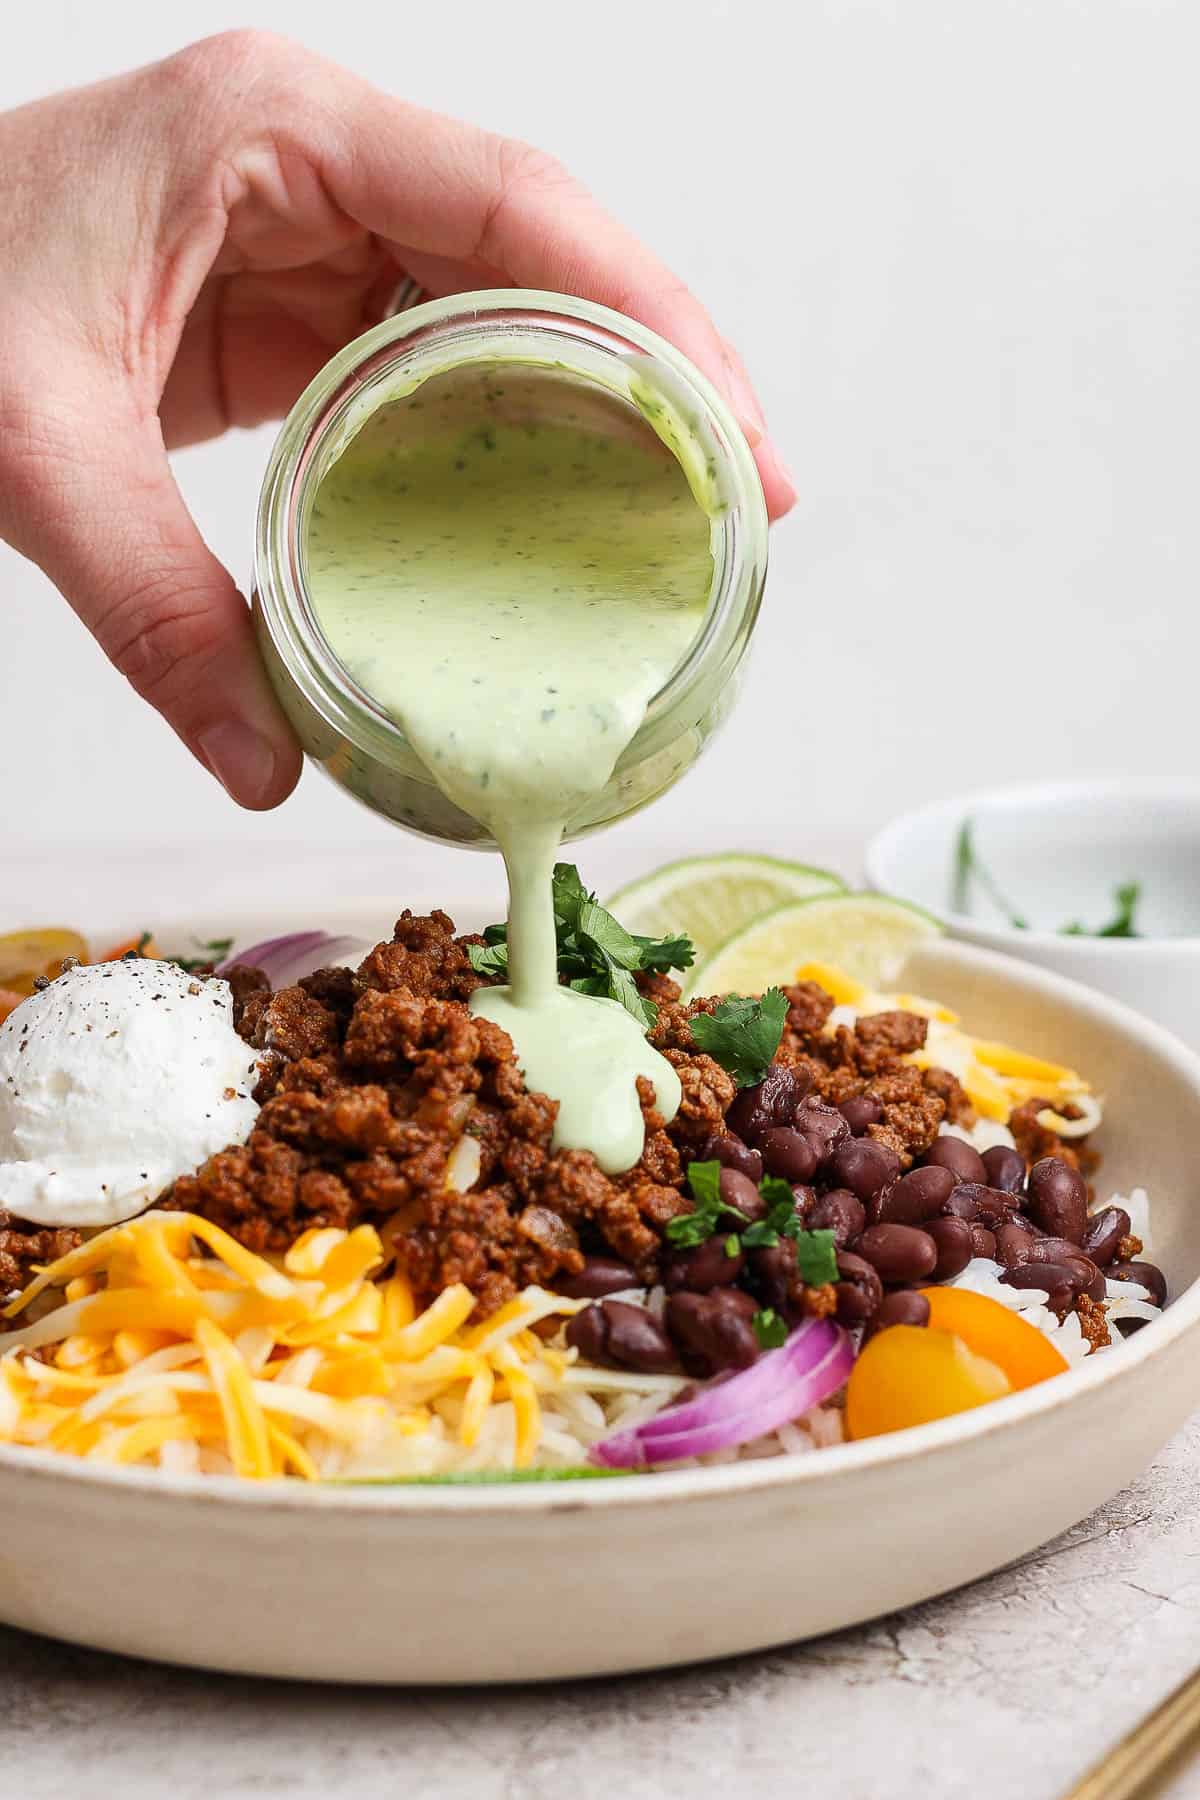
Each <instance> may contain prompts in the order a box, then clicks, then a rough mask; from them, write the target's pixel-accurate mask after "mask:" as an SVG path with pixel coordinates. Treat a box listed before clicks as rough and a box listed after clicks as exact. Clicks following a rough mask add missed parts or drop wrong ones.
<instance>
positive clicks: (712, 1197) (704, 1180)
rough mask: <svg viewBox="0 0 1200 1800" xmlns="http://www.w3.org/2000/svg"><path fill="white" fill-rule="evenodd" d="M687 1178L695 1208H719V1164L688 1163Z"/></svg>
mask: <svg viewBox="0 0 1200 1800" xmlns="http://www.w3.org/2000/svg"><path fill="white" fill-rule="evenodd" d="M687 1178H688V1186H689V1187H690V1188H691V1190H692V1197H693V1199H694V1200H695V1202H696V1204H697V1206H708V1207H719V1206H720V1204H721V1165H720V1163H719V1162H715V1161H714V1162H694V1163H689V1164H688V1172H687Z"/></svg>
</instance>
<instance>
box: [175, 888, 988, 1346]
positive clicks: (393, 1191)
mask: <svg viewBox="0 0 1200 1800" xmlns="http://www.w3.org/2000/svg"><path fill="white" fill-rule="evenodd" d="M478 941H479V940H477V939H467V938H456V937H455V935H454V926H453V923H452V922H451V920H450V919H449V918H447V916H446V915H445V913H440V912H435V913H432V914H430V915H429V916H427V917H416V916H414V915H413V914H411V913H407V912H406V913H405V914H404V915H403V917H402V918H401V919H400V920H399V921H398V923H397V925H396V929H395V934H394V936H393V938H392V940H391V941H390V942H389V943H385V944H379V945H377V946H376V948H375V949H374V950H372V951H371V953H370V954H369V955H368V956H367V958H366V959H365V961H364V962H363V963H362V965H361V967H360V968H359V970H358V971H357V973H353V972H351V971H349V970H344V969H330V970H323V971H321V972H320V973H318V974H316V975H312V976H309V977H307V978H306V979H305V980H304V981H302V982H301V983H300V984H299V985H298V986H296V987H292V988H287V989H284V990H283V991H281V992H279V993H274V994H273V993H271V991H270V988H269V986H268V984H267V983H266V981H265V980H264V979H263V978H262V977H261V976H260V975H259V974H258V973H257V971H253V970H245V969H241V970H235V971H234V974H233V986H234V992H235V1006H236V1016H237V1020H238V1029H239V1030H240V1031H241V1033H242V1035H243V1036H244V1037H245V1038H246V1039H247V1041H248V1042H249V1043H250V1044H252V1045H253V1046H254V1047H255V1049H256V1050H258V1051H259V1052H260V1054H261V1058H262V1061H261V1078H260V1080H259V1083H258V1087H257V1089H256V1095H257V1098H258V1099H259V1101H260V1102H261V1106H262V1110H261V1112H260V1113H259V1116H258V1120H257V1122H256V1125H255V1128H254V1130H253V1132H252V1133H251V1135H250V1138H249V1141H248V1142H247V1143H245V1144H239V1145H234V1146H231V1147H230V1148H229V1149H227V1150H224V1151H222V1152H220V1154H218V1155H216V1156H214V1157H211V1158H210V1159H209V1161H208V1162H207V1163H206V1164H205V1165H204V1166H203V1167H202V1168H201V1169H199V1170H198V1171H197V1172H196V1173H195V1174H194V1175H188V1176H184V1177H182V1178H181V1179H180V1180H178V1181H177V1182H176V1183H175V1184H174V1187H173V1188H172V1189H171V1190H170V1192H169V1193H168V1194H167V1195H166V1196H165V1197H164V1199H163V1200H162V1201H161V1202H160V1204H162V1205H164V1206H168V1207H174V1208H182V1209H187V1210H189V1211H194V1212H199V1213H202V1214H204V1215H205V1216H207V1217H209V1218H211V1219H213V1220H215V1221H216V1222H217V1223H218V1224H220V1225H223V1226H224V1227H225V1228H226V1229H227V1230H229V1231H231V1232H232V1233H233V1234H234V1235H235V1236H236V1237H238V1238H239V1239H240V1240H241V1241H242V1242H243V1243H245V1244H247V1245H249V1246H250V1247H251V1248H252V1249H255V1250H270V1251H282V1250H285V1249H286V1248H287V1247H288V1245H289V1244H290V1243H292V1242H293V1241H294V1239H295V1238H296V1237H297V1236H298V1235H299V1234H300V1233H301V1232H302V1231H304V1230H305V1229H307V1228H308V1227H310V1226H326V1225H336V1226H344V1227H352V1226H354V1225H355V1224H357V1223H359V1222H361V1221H364V1220H370V1221H372V1222H374V1223H375V1224H376V1225H378V1226H379V1227H380V1228H381V1230H382V1231H383V1232H384V1233H385V1235H386V1236H388V1237H389V1238H390V1239H391V1240H392V1241H393V1242H394V1245H395V1249H396V1255H397V1260H398V1265H399V1267H400V1268H402V1269H403V1270H404V1271H405V1272H406V1273H407V1275H408V1276H409V1278H410V1279H411V1281H412V1282H413V1285H414V1287H415V1288H416V1290H417V1292H418V1294H419V1295H420V1297H421V1298H422V1299H426V1300H427V1299H430V1298H432V1297H433V1296H435V1295H436V1294H437V1293H438V1292H440V1291H441V1289H442V1288H444V1287H446V1286H447V1285H448V1284H450V1283H452V1282H457V1281H461V1282H465V1283H466V1285H467V1286H468V1287H470V1288H471V1289H472V1291H473V1292H474V1293H475V1294H476V1295H477V1297H478V1301H479V1308H480V1311H481V1312H483V1313H487V1312H491V1311H493V1310H494V1309H495V1308H496V1307H498V1306H500V1305H502V1304H503V1303H504V1302H505V1301H506V1300H508V1299H510V1298H511V1297H512V1296H513V1295H514V1294H515V1293H516V1292H517V1291H518V1290H519V1289H520V1288H521V1287H523V1286H525V1285H526V1284H528V1283H540V1284H547V1285H553V1284H554V1282H555V1281H556V1279H562V1278H566V1277H570V1276H573V1275H576V1274H578V1272H579V1271H580V1269H581V1268H582V1266H583V1261H584V1258H585V1256H588V1255H603V1256H608V1257H617V1258H620V1259H621V1261H623V1262H624V1263H626V1264H628V1265H629V1267H630V1268H631V1269H633V1270H634V1272H635V1273H636V1275H637V1277H638V1279H639V1280H641V1281H643V1282H645V1283H652V1282H654V1281H656V1280H657V1279H659V1277H660V1275H661V1273H662V1268H663V1257H664V1245H665V1231H666V1227H667V1225H668V1224H669V1222H670V1220H672V1219H673V1218H675V1217H676V1216H677V1215H678V1214H680V1213H683V1212H688V1211H690V1210H691V1206H692V1201H691V1198H690V1195H689V1192H688V1189H687V1183H686V1177H685V1166H686V1163H687V1162H688V1161H689V1160H690V1159H691V1158H692V1157H694V1156H695V1155H697V1154H698V1153H699V1152H700V1151H701V1149H702V1147H703V1145H704V1144H705V1142H706V1140H707V1139H708V1138H710V1137H711V1136H712V1135H713V1134H714V1133H720V1132H722V1131H723V1130H724V1129H725V1128H726V1127H725V1117H726V1113H727V1112H728V1110H729V1107H730V1105H731V1104H732V1102H733V1100H734V1098H735V1094H736V1091H737V1090H736V1087H735V1084H734V1081H733V1079H732V1077H731V1076H730V1075H729V1074H728V1072H727V1071H726V1070H725V1069H724V1068H723V1067H722V1066H721V1064H720V1063H718V1062H716V1061H714V1060H713V1058H712V1057H711V1056H708V1055H705V1054H704V1053H702V1052H701V1051H700V1050H698V1049H697V1047H696V1045H695V1043H694V1042H693V1038H692V1021H693V1019H695V1018H696V1017H697V1016H698V1015H699V1014H701V1013H711V1012H712V1011H713V1010H714V1009H715V1008H716V1006H717V1005H718V1001H717V1000H715V999H700V1000H692V1001H689V1002H687V1003H686V1004H685V1003H683V1002H682V1001H681V999H680V990H679V988H678V986H677V985H676V984H675V983H674V982H673V981H671V980H669V979H668V978H667V977H666V976H662V975H654V976H646V977H642V978H641V981H640V986H641V988H642V991H643V993H644V994H645V995H646V997H647V998H648V999H650V1000H652V1001H653V1002H654V1003H655V1005H656V1006H657V1008H658V1016H657V1020H656V1023H655V1025H654V1026H653V1028H652V1030H651V1032H650V1038H651V1041H652V1042H653V1043H654V1044H655V1045H656V1046H657V1047H658V1048H659V1049H660V1050H661V1051H662V1053H663V1055H664V1056H665V1057H666V1058H667V1060H668V1061H669V1062H670V1063H671V1064H672V1066H673V1067H674V1068H675V1070H676V1072H677V1074H678V1076H679V1080H680V1085H681V1087H682V1090H683V1098H682V1102H681V1105H680V1107H679V1111H678V1113H677V1114H676V1116H675V1118H674V1119H673V1120H671V1122H670V1123H669V1124H666V1123H664V1120H663V1118H662V1116H661V1114H660V1113H659V1112H658V1111H657V1110H656V1108H655V1104H654V1092H653V1088H652V1086H651V1084H650V1083H649V1082H648V1081H645V1080H643V1081H641V1082H639V1094H640V1098H641V1103H642V1113H643V1117H644V1119H645V1125H646V1136H645V1143H644V1148H643V1152H642V1156H641V1158H640V1159H639V1161H638V1163H637V1164H636V1166H635V1167H634V1168H632V1169H630V1170H628V1171H626V1172H624V1173H622V1174H619V1175H616V1176H608V1175H606V1174H605V1173H604V1172H603V1170H602V1169H601V1168H600V1167H599V1165H598V1164H597V1162H596V1160H595V1158H594V1157H593V1156H592V1155H591V1154H590V1152H588V1151H583V1150H558V1151H555V1150H553V1149H552V1147H551V1140H552V1137H553V1132H554V1122H555V1117H556V1114H557V1110H558V1109H557V1105H556V1103H555V1102H554V1101H553V1100H550V1099H548V1098H547V1097H546V1096H545V1095H544V1094H536V1093H530V1092H529V1091H528V1090H527V1089H526V1087H525V1083H524V1080H523V1079H522V1076H521V1073H520V1070H519V1068H518V1066H517V1063H516V1061H515V1058H514V1052H513V1046H512V1042H511V1040H510V1039H509V1037H508V1036H507V1034H506V1033H505V1032H503V1031H501V1030H500V1029H499V1027H498V1026H495V1025H493V1024H491V1023H489V1022H488V1021H486V1020H483V1019H476V1018H474V1017H473V1016H472V1015H471V1013H470V1012H469V1010H468V1008H467V1007H466V1005H465V1004H464V1002H465V1001H466V1000H467V999H468V998H469V996H470V994H471V993H472V992H473V991H474V989H475V988H476V987H478V986H479V985H480V978H479V977H478V976H477V975H476V974H475V972H474V971H473V970H472V968H471V965H470V959H469V957H468V954H467V946H468V945H469V944H470V943H472V942H478ZM786 994H787V999H788V1016H787V1024H786V1028H785V1030H784V1034H783V1039H782V1042H781V1044H780V1047H779V1052H778V1057H777V1060H778V1061H779V1062H780V1063H783V1064H789V1065H792V1066H794V1067H795V1068H796V1069H797V1072H798V1073H804V1074H806V1075H807V1076H808V1079H809V1082H810V1083H811V1086H812V1088H813V1090H814V1093H815V1097H818V1098H820V1099H821V1100H824V1101H826V1102H828V1103H830V1104H832V1105H835V1106H836V1105H840V1104H842V1103H843V1102H845V1101H846V1100H848V1099H851V1098H853V1097H856V1096H860V1095H869V1096H871V1097H872V1098H873V1099H874V1100H875V1101H876V1102H877V1105H878V1110H879V1115H880V1116H879V1118H878V1120H877V1122H875V1123H873V1124H871V1125H870V1126H869V1128H868V1129H869V1135H870V1136H871V1137H873V1138H875V1139H876V1140H877V1141H878V1142H879V1143H881V1144H885V1145H887V1146H888V1147H889V1148H891V1149H892V1150H894V1151H895V1152H896V1154H897V1156H898V1157H899V1158H900V1161H901V1163H902V1165H903V1166H904V1167H908V1166H910V1165H911V1163H912V1161H913V1160H914V1158H915V1157H918V1156H920V1155H921V1154H922V1153H923V1152H924V1151H925V1150H926V1149H928V1147H929V1145H930V1144H931V1143H932V1141H933V1139H934V1138H935V1137H936V1135H937V1133H938V1130H939V1127H940V1126H941V1124H942V1122H943V1121H944V1120H945V1119H947V1118H950V1119H953V1120H955V1121H957V1122H963V1123H967V1122H970V1121H971V1119H972V1117H973V1115H972V1114H971V1111H970V1106H969V1103H968V1102H967V1100H966V1096H965V1094H964V1093H963V1091H962V1089H961V1088H960V1087H959V1085H958V1083H957V1082H956V1081H955V1080H954V1078H953V1076H951V1075H949V1074H947V1073H946V1072H945V1071H944V1070H936V1069H930V1070H921V1069H918V1068H915V1067H914V1066H913V1065H912V1064H910V1063H907V1062H905V1061H903V1058H904V1057H905V1056H907V1055H909V1054H911V1053H912V1052H913V1051H915V1050H919V1049H921V1048H922V1047H923V1045H924V1042H925V1034H926V1023H925V1020H924V1019H922V1018H919V1017H917V1016H915V1015H914V1014H911V1013H904V1012H887V1013H879V1014H876V1015H874V1016H873V1017H865V1018H861V1019H859V1020H858V1022H857V1024H856V1025H855V1027H854V1029H853V1030H850V1029H848V1028H847V1027H846V1026H844V1025H842V1026H839V1027H838V1028H837V1029H836V1030H833V1031H830V1030H829V1029H828V1021H829V1017H830V1014H831V1012H832V1010H833V1001H832V1000H831V999H830V996H829V995H828V994H827V993H825V992H824V990H823V989H822V988H820V987H818V986H817V985H816V984H815V983H813V982H801V983H798V984H797V985H796V986H794V987H789V988H788V989H786ZM565 1053H568V1054H569V1048H568V1049H566V1050H565ZM831 1292H832V1290H831ZM805 1304H807V1302H805ZM819 1304H820V1303H819V1302H818V1300H816V1299H814V1301H813V1305H814V1306H818V1305H819ZM810 1310H811V1309H810Z"/></svg>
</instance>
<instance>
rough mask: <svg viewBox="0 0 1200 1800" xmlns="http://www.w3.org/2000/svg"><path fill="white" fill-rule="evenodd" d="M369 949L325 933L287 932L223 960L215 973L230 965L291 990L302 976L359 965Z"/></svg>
mask: <svg viewBox="0 0 1200 1800" xmlns="http://www.w3.org/2000/svg"><path fill="white" fill-rule="evenodd" d="M370 948H371V946H370V945H369V944H368V943H365V942H364V940H363V939H362V938H352V937H334V936H333V935H332V934H331V933H330V932H328V931H290V932H288V934H287V935H286V937H276V938H264V939H263V941H262V943H261V944H250V945H249V946H248V947H247V948H246V949H245V950H239V951H238V952H237V954H236V956H229V957H226V959H225V961H224V962H223V963H219V964H218V966H217V970H216V973H217V974H218V975H224V974H225V972H226V970H228V969H231V968H232V967H233V965H234V963H246V964H248V965H249V966H250V967H251V968H255V969H261V970H262V972H263V974H264V975H265V976H266V977H267V980H268V981H269V982H270V983H271V986H272V987H273V988H285V987H292V986H293V985H294V984H295V983H296V982H297V981H299V980H300V978H301V976H303V975H311V974H313V973H314V971H315V970H317V969H329V968H332V967H334V966H336V965H338V964H344V963H350V962H354V963H357V962H361V960H362V958H363V957H364V956H365V955H366V953H367V951H368V950H369V949H370Z"/></svg>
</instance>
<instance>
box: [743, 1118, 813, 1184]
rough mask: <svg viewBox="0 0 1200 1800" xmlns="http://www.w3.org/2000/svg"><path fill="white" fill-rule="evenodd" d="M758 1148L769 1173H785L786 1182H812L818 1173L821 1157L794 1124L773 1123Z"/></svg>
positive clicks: (760, 1139) (763, 1135)
mask: <svg viewBox="0 0 1200 1800" xmlns="http://www.w3.org/2000/svg"><path fill="white" fill-rule="evenodd" d="M758 1147H759V1150H760V1151H761V1152H762V1159H763V1167H764V1168H765V1169H766V1171H767V1174H768V1175H781V1176H782V1177H783V1179H784V1180H785V1181H811V1180H812V1178H813V1176H814V1175H815V1174H816V1172H817V1163H818V1161H819V1158H818V1157H817V1156H816V1155H815V1154H814V1152H813V1149H812V1146H811V1144H810V1143H809V1140H808V1139H807V1138H806V1137H805V1136H804V1134H803V1132H800V1131H797V1130H796V1128H795V1126H794V1125H774V1126H772V1128H771V1130H770V1131H764V1132H763V1134H762V1136H761V1137H760V1138H759V1140H758Z"/></svg>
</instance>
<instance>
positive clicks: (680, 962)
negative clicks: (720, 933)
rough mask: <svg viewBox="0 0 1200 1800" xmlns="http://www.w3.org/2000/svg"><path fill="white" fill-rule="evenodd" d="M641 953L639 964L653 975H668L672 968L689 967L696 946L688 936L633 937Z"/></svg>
mask: <svg viewBox="0 0 1200 1800" xmlns="http://www.w3.org/2000/svg"><path fill="white" fill-rule="evenodd" d="M633 941H634V943H635V944H636V945H637V946H638V948H639V949H640V950H641V953H642V961H641V966H642V968H643V969H648V970H649V971H650V972H651V973H652V974H655V975H669V974H670V972H671V970H672V969H690V968H691V966H692V964H693V963H694V962H695V960H696V947H695V945H694V944H693V943H692V940H691V938H689V937H683V936H680V937H665V938H648V937H635V938H634V940H633Z"/></svg>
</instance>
